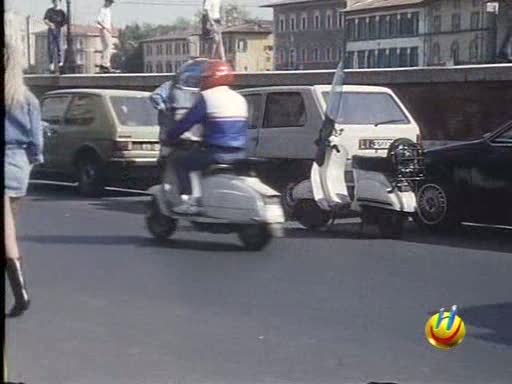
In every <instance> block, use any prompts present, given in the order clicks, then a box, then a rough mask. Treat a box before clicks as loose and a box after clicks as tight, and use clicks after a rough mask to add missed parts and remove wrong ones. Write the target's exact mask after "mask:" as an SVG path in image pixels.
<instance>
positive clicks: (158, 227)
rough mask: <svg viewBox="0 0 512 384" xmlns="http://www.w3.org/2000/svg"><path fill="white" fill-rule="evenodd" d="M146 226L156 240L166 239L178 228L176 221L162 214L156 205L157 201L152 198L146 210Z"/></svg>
mask: <svg viewBox="0 0 512 384" xmlns="http://www.w3.org/2000/svg"><path fill="white" fill-rule="evenodd" d="M145 220H146V228H147V229H148V231H149V233H150V234H151V235H152V236H153V237H154V238H155V239H156V240H158V241H164V240H167V239H168V238H169V237H171V236H172V235H173V234H174V232H176V229H177V228H178V222H177V221H176V220H174V219H172V218H170V217H168V216H165V215H163V214H162V213H161V212H160V209H159V207H158V202H157V201H156V199H155V198H152V199H151V201H150V202H149V205H148V209H147V212H146V217H145Z"/></svg>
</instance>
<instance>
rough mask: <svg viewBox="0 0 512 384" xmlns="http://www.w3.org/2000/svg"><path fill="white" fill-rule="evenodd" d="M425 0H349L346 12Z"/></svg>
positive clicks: (416, 2)
mask: <svg viewBox="0 0 512 384" xmlns="http://www.w3.org/2000/svg"><path fill="white" fill-rule="evenodd" d="M424 2H425V0H348V1H347V7H346V8H345V11H346V12H355V11H362V10H370V9H375V8H387V7H401V6H407V5H416V4H422V3H424Z"/></svg>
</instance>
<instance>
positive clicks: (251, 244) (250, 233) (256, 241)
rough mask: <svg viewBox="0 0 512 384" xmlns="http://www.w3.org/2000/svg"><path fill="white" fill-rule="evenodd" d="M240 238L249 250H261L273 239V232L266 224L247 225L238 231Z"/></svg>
mask: <svg viewBox="0 0 512 384" xmlns="http://www.w3.org/2000/svg"><path fill="white" fill-rule="evenodd" d="M238 238H239V239H240V241H241V242H242V244H243V245H244V247H245V249H246V250H248V251H261V250H262V249H263V248H265V247H266V246H267V245H268V244H269V243H270V240H272V233H271V232H270V230H269V228H268V227H267V226H266V225H263V224H259V225H245V226H243V227H242V228H241V229H240V230H239V231H238Z"/></svg>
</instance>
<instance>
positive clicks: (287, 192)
mask: <svg viewBox="0 0 512 384" xmlns="http://www.w3.org/2000/svg"><path fill="white" fill-rule="evenodd" d="M297 184H298V182H292V183H288V184H286V185H285V186H284V187H283V189H282V190H281V205H282V206H283V210H284V215H285V217H286V220H293V219H294V218H295V205H296V204H297V200H296V199H294V198H293V189H294V188H295V187H296V186H297Z"/></svg>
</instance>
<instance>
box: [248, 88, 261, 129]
mask: <svg viewBox="0 0 512 384" xmlns="http://www.w3.org/2000/svg"><path fill="white" fill-rule="evenodd" d="M245 100H246V101H247V107H248V111H249V128H250V129H256V128H258V125H259V123H260V117H261V104H262V100H263V95H261V94H253V95H245Z"/></svg>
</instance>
